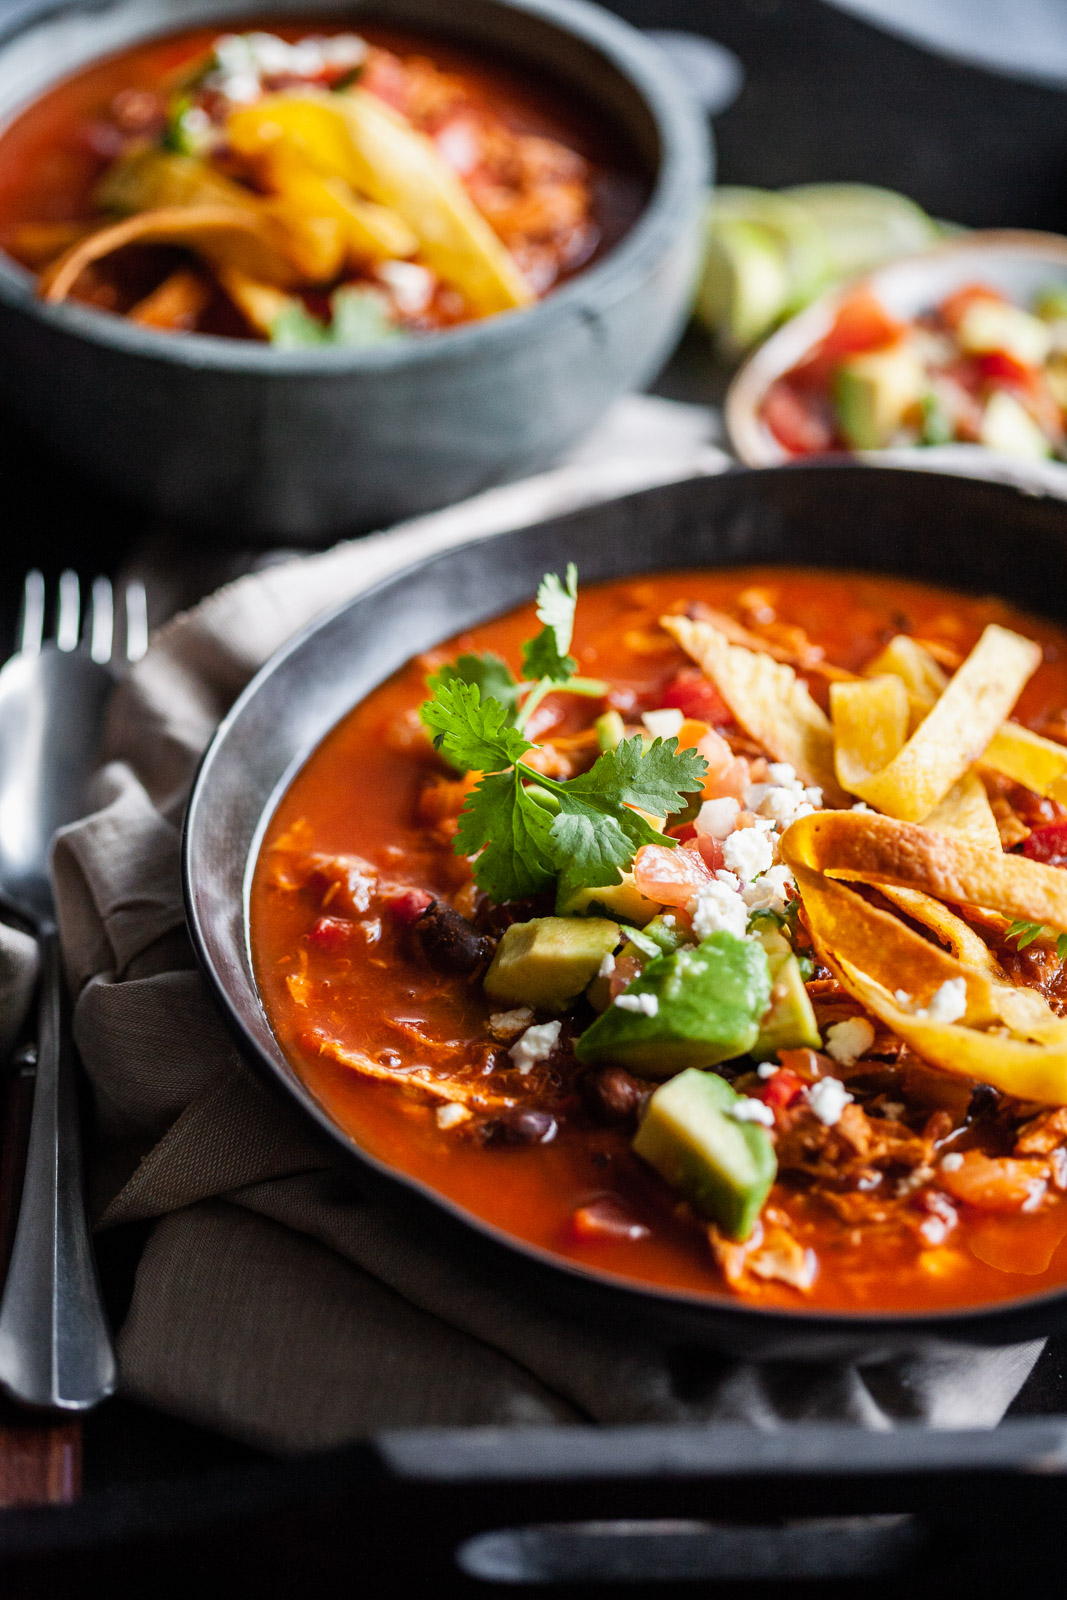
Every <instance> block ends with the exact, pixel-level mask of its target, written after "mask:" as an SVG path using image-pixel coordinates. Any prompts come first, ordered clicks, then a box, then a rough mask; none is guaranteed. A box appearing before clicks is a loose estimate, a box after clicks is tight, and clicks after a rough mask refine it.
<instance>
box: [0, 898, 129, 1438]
mask: <svg viewBox="0 0 1067 1600" xmlns="http://www.w3.org/2000/svg"><path fill="white" fill-rule="evenodd" d="M38 945H39V948H40V957H41V977H40V1002H39V1007H40V1009H39V1016H38V1035H37V1041H38V1042H37V1077H36V1082H35V1085H34V1095H33V1113H32V1117H31V1121H30V1137H29V1143H28V1146H27V1150H26V1176H25V1179H24V1181H23V1186H22V1198H21V1201H20V1204H19V1217H18V1224H17V1227H16V1229H15V1242H14V1246H13V1248H12V1251H11V1262H10V1265H9V1267H8V1272H7V1281H6V1283H5V1284H4V1292H3V1299H2V1300H0V1389H3V1391H4V1392H5V1393H6V1394H7V1395H8V1396H9V1397H10V1398H11V1399H12V1400H15V1401H17V1402H18V1403H19V1404H20V1405H24V1406H30V1407H33V1408H34V1409H37V1410H48V1411H87V1410H89V1408H90V1407H92V1406H95V1405H97V1404H98V1402H99V1401H101V1400H103V1399H106V1397H107V1396H108V1395H109V1394H111V1392H112V1390H113V1389H114V1387H115V1375H116V1373H115V1353H114V1349H113V1347H112V1343H111V1334H110V1330H109V1329H108V1325H107V1318H106V1316H105V1314H104V1307H103V1302H102V1300H101V1297H100V1285H99V1282H98V1280H97V1276H96V1263H95V1261H94V1259H93V1249H92V1244H91V1242H90V1238H89V1225H88V1221H87V1219H86V1215H85V1199H84V1194H83V1189H82V1160H81V1130H80V1127H79V1115H78V1094H77V1080H76V1067H77V1063H76V1058H75V1054H74V1043H73V1040H72V1038H71V1033H70V1025H69V1015H68V1011H69V1007H68V1003H67V997H66V986H65V983H64V978H63V968H62V960H61V956H60V949H59V936H58V934H57V932H56V929H55V928H54V927H52V926H48V927H45V928H42V929H41V930H40V932H39V935H38Z"/></svg>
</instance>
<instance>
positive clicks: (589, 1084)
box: [582, 1067, 647, 1125]
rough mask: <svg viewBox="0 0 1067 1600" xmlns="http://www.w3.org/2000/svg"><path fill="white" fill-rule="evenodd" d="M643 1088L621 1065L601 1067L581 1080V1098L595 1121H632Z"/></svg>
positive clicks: (634, 1117) (643, 1092)
mask: <svg viewBox="0 0 1067 1600" xmlns="http://www.w3.org/2000/svg"><path fill="white" fill-rule="evenodd" d="M646 1088H647V1085H646V1084H644V1083H641V1082H640V1080H639V1079H637V1078H632V1077H631V1076H630V1074H629V1073H628V1072H625V1071H624V1070H623V1068H622V1067H601V1068H600V1070H599V1071H598V1072H592V1073H590V1074H589V1076H588V1077H587V1078H585V1079H583V1081H582V1100H583V1102H584V1104H585V1108H586V1110H587V1111H588V1112H589V1115H590V1116H591V1117H595V1118H596V1120H597V1121H598V1122H606V1123H608V1124H609V1125H610V1124H620V1123H627V1122H636V1121H637V1112H638V1108H639V1106H640V1104H641V1100H642V1098H643V1097H644V1094H645V1091H646Z"/></svg>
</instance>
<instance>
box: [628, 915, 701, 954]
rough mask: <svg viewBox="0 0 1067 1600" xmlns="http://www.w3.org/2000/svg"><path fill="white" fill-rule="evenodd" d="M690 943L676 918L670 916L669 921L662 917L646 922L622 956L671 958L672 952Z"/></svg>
mask: <svg viewBox="0 0 1067 1600" xmlns="http://www.w3.org/2000/svg"><path fill="white" fill-rule="evenodd" d="M668 915H670V914H669V913H668ZM688 942H689V940H688V936H687V934H686V931H685V929H684V928H683V926H682V924H681V923H680V922H679V921H678V918H677V917H676V916H670V921H668V920H667V916H664V915H660V916H658V917H653V918H652V921H651V922H646V923H645V926H644V927H643V928H642V929H641V930H640V933H639V935H638V937H637V938H636V939H633V940H632V941H631V942H630V943H629V944H624V945H623V947H622V951H621V954H622V955H624V956H626V955H631V956H632V955H637V954H640V955H644V956H649V957H651V958H652V959H653V960H655V958H656V956H669V955H670V953H671V951H672V950H677V949H678V947H679V946H680V945H683V944H686V943H688ZM650 946H651V947H653V948H650Z"/></svg>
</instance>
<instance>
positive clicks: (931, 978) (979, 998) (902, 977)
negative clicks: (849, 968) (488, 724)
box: [793, 864, 1067, 1033]
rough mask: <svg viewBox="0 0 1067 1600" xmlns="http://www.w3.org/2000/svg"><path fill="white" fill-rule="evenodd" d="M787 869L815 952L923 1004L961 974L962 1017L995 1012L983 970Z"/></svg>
mask: <svg viewBox="0 0 1067 1600" xmlns="http://www.w3.org/2000/svg"><path fill="white" fill-rule="evenodd" d="M793 875H794V877H795V878H796V881H797V888H798V889H799V890H800V895H801V899H802V900H803V903H804V916H805V920H806V921H807V924H808V928H809V929H810V931H811V936H812V938H813V939H814V940H815V943H816V944H817V946H818V947H819V950H820V952H824V953H826V954H828V955H830V956H832V957H834V958H835V959H836V958H838V957H840V956H842V955H844V956H847V957H848V959H849V960H850V961H852V962H853V963H854V964H855V965H856V966H857V967H858V968H859V969H860V970H862V971H863V972H865V973H866V974H868V976H869V977H871V978H872V979H873V981H874V982H876V983H880V984H883V985H884V986H886V987H887V988H888V987H889V986H890V985H891V986H892V992H894V993H895V992H896V990H898V989H900V990H903V991H904V992H905V993H906V994H908V995H910V996H911V999H912V1001H913V1002H914V1003H915V1004H916V1005H920V1006H925V1005H926V1004H927V1003H928V1002H929V1000H930V997H931V996H932V995H933V993H934V992H935V990H937V989H939V988H940V987H941V985H942V984H943V983H945V982H947V981H948V980H950V979H953V978H963V979H964V981H965V982H966V984H967V1020H968V1022H969V1023H971V1024H976V1023H990V1022H993V1021H995V1020H996V1019H997V1018H998V1017H999V1010H998V1008H997V1006H996V1003H995V1001H994V993H993V982H992V980H991V977H990V975H989V973H988V972H981V971H979V970H978V969H977V968H974V967H968V966H966V965H964V964H963V963H962V962H960V961H959V960H958V959H957V958H956V957H955V956H954V955H951V954H949V952H948V951H946V950H942V949H940V948H939V947H938V946H937V945H935V944H931V943H930V941H929V940H928V939H924V938H923V937H922V935H921V934H918V933H916V932H914V930H913V929H911V928H908V927H906V926H905V924H904V923H903V922H901V921H900V920H899V919H898V918H897V917H894V916H893V915H892V914H891V913H890V912H888V911H882V910H880V909H879V908H878V907H877V906H872V905H868V904H867V902H866V901H865V900H863V899H862V898H861V897H860V896H859V895H858V894H856V893H854V892H853V891H852V890H851V889H846V888H845V887H844V886H843V885H842V884H839V883H834V882H833V880H832V879H830V878H826V877H823V876H822V875H821V874H820V873H817V872H812V871H810V870H809V869H808V868H806V867H802V866H800V865H799V864H798V865H797V866H795V867H794V868H793ZM1065 1033H1067V1029H1065Z"/></svg>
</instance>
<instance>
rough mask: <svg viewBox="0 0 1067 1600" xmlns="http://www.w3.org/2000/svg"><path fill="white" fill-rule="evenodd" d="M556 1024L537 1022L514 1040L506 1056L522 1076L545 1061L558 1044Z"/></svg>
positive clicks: (558, 1026)
mask: <svg viewBox="0 0 1067 1600" xmlns="http://www.w3.org/2000/svg"><path fill="white" fill-rule="evenodd" d="M560 1026H561V1024H560V1023H558V1022H538V1023H536V1024H535V1025H534V1026H533V1027H532V1028H527V1030H526V1032H525V1033H524V1034H523V1036H522V1038H521V1039H516V1041H515V1043H514V1044H513V1045H512V1047H511V1049H510V1050H509V1051H508V1055H509V1056H510V1057H511V1059H512V1061H514V1063H515V1065H516V1066H517V1067H518V1069H519V1071H520V1072H521V1073H523V1074H525V1073H527V1072H529V1070H530V1068H531V1067H532V1066H534V1065H535V1064H536V1063H537V1062H538V1061H547V1060H548V1058H549V1056H550V1055H551V1054H552V1052H553V1050H554V1049H555V1048H556V1045H557V1044H558V1042H559V1030H560Z"/></svg>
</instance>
